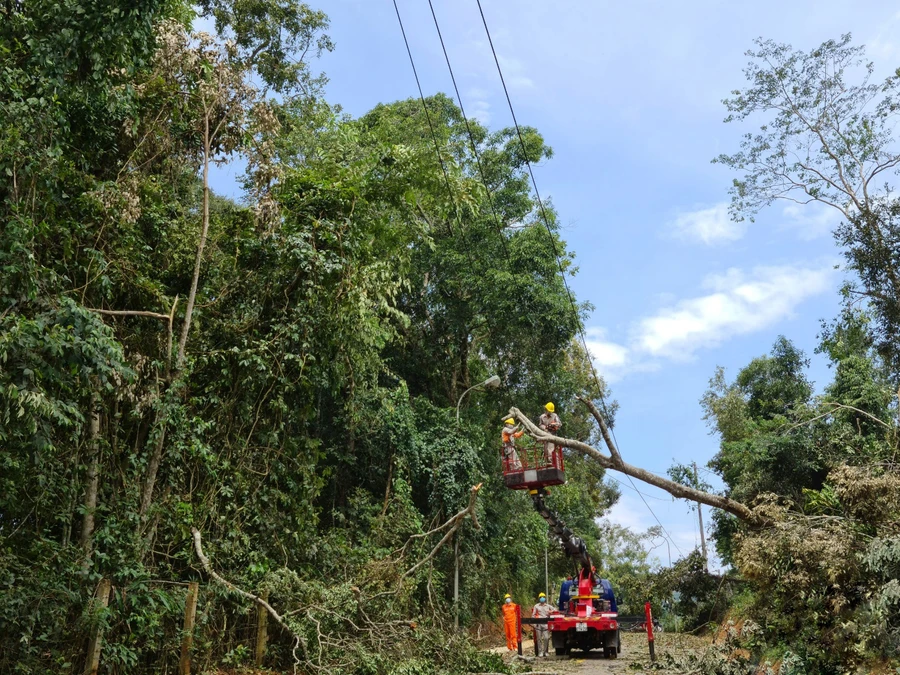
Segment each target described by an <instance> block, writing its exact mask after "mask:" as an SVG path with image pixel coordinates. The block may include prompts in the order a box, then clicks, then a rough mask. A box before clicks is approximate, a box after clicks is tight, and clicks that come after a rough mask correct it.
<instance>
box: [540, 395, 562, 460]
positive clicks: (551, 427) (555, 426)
mask: <svg viewBox="0 0 900 675" xmlns="http://www.w3.org/2000/svg"><path fill="white" fill-rule="evenodd" d="M544 411H545V412H544V413H543V414H541V416H540V418H538V426H539V427H540V428H541V429H543V430H544V431H549V432H550V433H551V434H556V432H557V431H559V429H560V427H562V422H560V420H559V415H557V414H556V406H555V405H553V402H552V401H551V402H550V403H547V405H545V406H544ZM555 449H556V446H554V445H553V443H551V442H550V441H548V442H546V443H544V459H546V460H547V461H548V462H552V461H553V451H554V450H555Z"/></svg>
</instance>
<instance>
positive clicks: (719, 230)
mask: <svg viewBox="0 0 900 675" xmlns="http://www.w3.org/2000/svg"><path fill="white" fill-rule="evenodd" d="M670 226H671V228H672V231H673V232H674V234H675V236H676V237H678V238H679V239H688V240H694V241H701V242H703V243H704V244H706V245H707V246H710V245H713V244H718V243H721V242H725V241H737V240H738V239H740V238H741V237H743V236H744V230H745V229H746V228H745V226H744V224H743V223H736V222H734V221H733V220H731V219H730V218H729V216H728V203H727V202H720V203H719V204H716V205H715V206H711V207H709V208H705V209H696V210H694V211H686V212H684V213H680V214H678V216H677V217H676V218H675V220H674V221H673V222H672V223H671V225H670Z"/></svg>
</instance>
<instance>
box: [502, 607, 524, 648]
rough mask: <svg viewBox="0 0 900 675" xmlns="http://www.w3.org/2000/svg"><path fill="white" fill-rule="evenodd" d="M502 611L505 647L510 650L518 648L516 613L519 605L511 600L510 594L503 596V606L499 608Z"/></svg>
mask: <svg viewBox="0 0 900 675" xmlns="http://www.w3.org/2000/svg"><path fill="white" fill-rule="evenodd" d="M500 611H501V612H502V613H503V628H504V629H505V630H506V648H507V649H508V650H510V651H512V652H514V651H518V650H519V630H518V625H517V623H518V622H517V618H518V617H517V615H518V613H519V606H518V605H517V604H516V603H514V602H513V601H512V596H511V595H510V594H509V593H507V594H506V595H505V596H503V606H502V607H501V608H500Z"/></svg>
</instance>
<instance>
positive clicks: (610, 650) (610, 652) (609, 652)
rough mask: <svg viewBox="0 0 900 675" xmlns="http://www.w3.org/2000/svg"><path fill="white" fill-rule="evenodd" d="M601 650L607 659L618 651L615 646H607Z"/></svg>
mask: <svg viewBox="0 0 900 675" xmlns="http://www.w3.org/2000/svg"><path fill="white" fill-rule="evenodd" d="M603 651H604V655H605V656H606V658H608V659H614V658H616V657H617V656H618V655H619V653H618V652H617V651H616V648H615V647H607V648H606V649H604V650H603Z"/></svg>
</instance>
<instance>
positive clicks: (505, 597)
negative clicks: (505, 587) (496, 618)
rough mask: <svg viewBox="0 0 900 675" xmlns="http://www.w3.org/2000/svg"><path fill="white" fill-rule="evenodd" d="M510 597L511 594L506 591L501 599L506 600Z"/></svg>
mask: <svg viewBox="0 0 900 675" xmlns="http://www.w3.org/2000/svg"><path fill="white" fill-rule="evenodd" d="M511 597H512V596H511V595H510V594H509V593H507V594H506V595H504V596H503V599H504V600H506V599H507V598H511Z"/></svg>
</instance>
